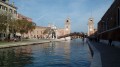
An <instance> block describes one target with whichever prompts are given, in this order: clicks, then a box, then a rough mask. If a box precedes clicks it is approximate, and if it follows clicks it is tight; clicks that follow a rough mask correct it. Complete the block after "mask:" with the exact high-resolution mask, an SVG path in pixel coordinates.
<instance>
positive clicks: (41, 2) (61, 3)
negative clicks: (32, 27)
mask: <svg viewBox="0 0 120 67" xmlns="http://www.w3.org/2000/svg"><path fill="white" fill-rule="evenodd" d="M10 1H11V2H15V5H16V6H17V7H18V10H17V11H18V13H20V14H23V15H25V16H27V17H30V18H32V20H33V22H35V23H36V24H37V25H38V26H48V24H54V25H56V26H57V27H58V28H64V24H65V20H66V19H67V18H68V17H69V18H70V20H71V31H72V32H87V30H88V25H87V24H88V19H89V18H91V17H92V18H94V26H95V28H97V23H98V22H99V21H100V19H101V18H102V16H103V15H104V14H105V12H106V11H107V10H108V8H109V7H110V6H111V4H112V3H113V1H114V0H10Z"/></svg>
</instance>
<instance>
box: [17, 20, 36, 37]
mask: <svg viewBox="0 0 120 67" xmlns="http://www.w3.org/2000/svg"><path fill="white" fill-rule="evenodd" d="M35 27H36V24H35V23H34V22H30V21H28V20H19V19H18V20H16V27H15V28H16V29H15V30H16V32H18V33H21V35H22V36H23V34H24V33H28V32H29V31H32V30H33V29H35Z"/></svg>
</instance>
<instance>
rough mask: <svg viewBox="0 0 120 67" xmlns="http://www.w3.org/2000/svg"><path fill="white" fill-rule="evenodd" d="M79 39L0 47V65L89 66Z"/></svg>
mask: <svg viewBox="0 0 120 67" xmlns="http://www.w3.org/2000/svg"><path fill="white" fill-rule="evenodd" d="M90 61H91V55H90V51H89V48H88V45H87V44H85V43H84V44H83V42H82V40H81V39H74V40H72V41H64V42H51V43H45V44H38V45H29V46H21V47H13V48H6V49H0V67H90Z"/></svg>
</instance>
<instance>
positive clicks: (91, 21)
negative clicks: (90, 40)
mask: <svg viewBox="0 0 120 67" xmlns="http://www.w3.org/2000/svg"><path fill="white" fill-rule="evenodd" d="M92 34H94V19H93V18H89V20H88V36H90V35H92Z"/></svg>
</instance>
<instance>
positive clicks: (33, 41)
mask: <svg viewBox="0 0 120 67" xmlns="http://www.w3.org/2000/svg"><path fill="white" fill-rule="evenodd" d="M51 41H61V40H45V39H44V40H42V39H31V40H30V39H29V40H27V41H19V42H5V43H0V48H8V47H17V46H24V45H32V44H40V43H48V42H51Z"/></svg>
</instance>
